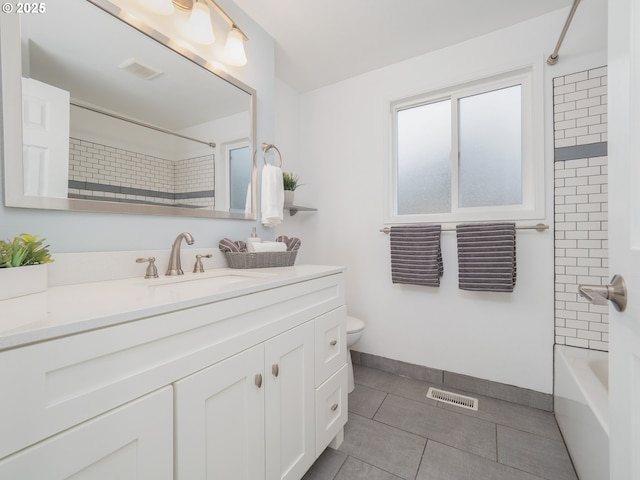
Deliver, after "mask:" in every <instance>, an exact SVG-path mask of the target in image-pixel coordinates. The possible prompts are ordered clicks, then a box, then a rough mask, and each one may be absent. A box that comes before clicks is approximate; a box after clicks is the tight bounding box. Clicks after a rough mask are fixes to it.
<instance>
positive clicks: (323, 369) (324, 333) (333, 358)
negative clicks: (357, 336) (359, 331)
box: [315, 306, 347, 387]
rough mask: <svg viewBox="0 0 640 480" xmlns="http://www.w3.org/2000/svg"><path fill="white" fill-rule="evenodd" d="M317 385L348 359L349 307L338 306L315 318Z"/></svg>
mask: <svg viewBox="0 0 640 480" xmlns="http://www.w3.org/2000/svg"><path fill="white" fill-rule="evenodd" d="M315 327H316V333H315V335H316V372H315V375H316V385H315V386H316V387H318V386H319V385H321V384H322V383H323V382H325V381H326V380H327V379H328V378H329V377H330V376H331V375H333V374H334V373H335V372H337V371H338V370H339V369H340V368H341V367H342V366H343V365H344V364H345V363H346V361H347V307H345V306H342V307H340V308H336V309H335V310H332V311H331V312H329V313H325V314H324V315H321V316H320V317H318V318H316V319H315Z"/></svg>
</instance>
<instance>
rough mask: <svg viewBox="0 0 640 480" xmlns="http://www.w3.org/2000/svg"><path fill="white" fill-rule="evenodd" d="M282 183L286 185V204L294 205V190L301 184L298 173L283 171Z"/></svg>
mask: <svg viewBox="0 0 640 480" xmlns="http://www.w3.org/2000/svg"><path fill="white" fill-rule="evenodd" d="M282 183H283V186H284V204H285V205H293V192H294V191H295V190H296V188H298V187H299V186H301V185H302V184H301V183H300V179H299V178H298V175H295V174H293V173H291V172H282Z"/></svg>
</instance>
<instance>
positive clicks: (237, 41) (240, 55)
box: [224, 27, 247, 67]
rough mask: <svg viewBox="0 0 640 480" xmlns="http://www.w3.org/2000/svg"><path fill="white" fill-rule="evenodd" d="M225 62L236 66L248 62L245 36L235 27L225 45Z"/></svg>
mask: <svg viewBox="0 0 640 480" xmlns="http://www.w3.org/2000/svg"><path fill="white" fill-rule="evenodd" d="M224 59H225V62H226V63H228V64H229V65H233V66H234V67H242V66H243V65H246V64H247V55H246V54H245V52H244V37H243V36H242V33H240V30H238V29H237V28H235V27H233V28H232V29H231V31H230V32H229V36H228V37H227V43H226V44H225V46H224Z"/></svg>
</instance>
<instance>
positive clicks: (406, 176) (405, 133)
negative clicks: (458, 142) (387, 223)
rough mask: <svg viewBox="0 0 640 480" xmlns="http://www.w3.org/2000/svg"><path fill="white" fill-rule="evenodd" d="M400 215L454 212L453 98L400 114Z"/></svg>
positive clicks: (402, 111) (398, 194)
mask: <svg viewBox="0 0 640 480" xmlns="http://www.w3.org/2000/svg"><path fill="white" fill-rule="evenodd" d="M397 122H398V123H397V126H398V140H397V144H398V165H397V169H398V170H397V177H398V185H397V198H398V214H399V215H411V214H421V213H446V212H450V211H451V161H450V159H449V155H450V152H451V101H450V100H444V101H441V102H436V103H430V104H427V105H420V106H417V107H413V108H408V109H406V110H400V111H398V114H397Z"/></svg>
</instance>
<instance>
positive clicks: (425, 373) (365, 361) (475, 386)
mask: <svg viewBox="0 0 640 480" xmlns="http://www.w3.org/2000/svg"><path fill="white" fill-rule="evenodd" d="M351 360H352V362H353V363H354V365H361V366H363V367H369V368H375V369H378V370H382V371H385V372H389V373H393V374H396V375H401V376H403V377H409V378H414V379H416V380H422V381H425V382H428V383H433V384H435V385H442V386H445V387H451V388H455V389H457V390H463V391H465V392H469V393H475V394H477V395H484V396H485V397H491V398H497V399H499V400H505V401H507V402H511V403H516V404H518V405H524V406H526V407H532V408H537V409H540V410H545V411H547V412H552V411H553V395H551V394H549V393H542V392H537V391H535V390H529V389H526V388H522V387H516V386H514V385H507V384H504V383H499V382H493V381H491V380H484V379H482V378H476V377H471V376H469V375H462V374H459V373H452V372H447V371H445V370H438V369H435V368H430V367H425V366H422V365H415V364H412V363H407V362H402V361H400V360H393V359H390V358H385V357H380V356H378V355H372V354H370V353H364V352H358V351H354V350H351Z"/></svg>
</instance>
